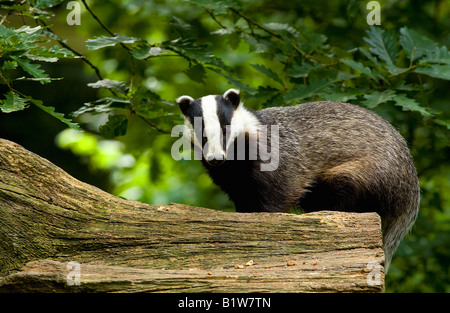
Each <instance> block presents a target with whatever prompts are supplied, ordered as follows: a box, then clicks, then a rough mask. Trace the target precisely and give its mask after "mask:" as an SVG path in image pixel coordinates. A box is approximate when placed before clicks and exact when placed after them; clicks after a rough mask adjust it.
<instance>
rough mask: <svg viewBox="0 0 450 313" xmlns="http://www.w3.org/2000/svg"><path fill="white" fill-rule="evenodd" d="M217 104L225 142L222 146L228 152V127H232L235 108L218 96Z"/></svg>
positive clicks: (223, 141)
mask: <svg viewBox="0 0 450 313" xmlns="http://www.w3.org/2000/svg"><path fill="white" fill-rule="evenodd" d="M216 102H217V117H218V118H219V123H220V127H221V129H222V134H223V140H222V146H223V149H224V150H226V144H227V139H228V138H227V136H226V135H227V133H226V132H227V126H228V125H231V119H232V117H233V112H234V110H233V106H232V105H231V104H230V103H228V102H227V101H226V100H224V99H223V97H222V96H216Z"/></svg>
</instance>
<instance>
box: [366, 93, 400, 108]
mask: <svg viewBox="0 0 450 313" xmlns="http://www.w3.org/2000/svg"><path fill="white" fill-rule="evenodd" d="M394 95H395V91H394V90H385V91H383V92H379V91H374V92H372V93H369V94H366V95H364V96H363V97H364V99H366V100H365V101H363V102H362V103H361V104H362V105H364V106H365V107H367V108H369V109H373V108H375V107H376V106H378V105H379V104H381V103H384V102H387V101H390V100H392V99H393V98H394Z"/></svg>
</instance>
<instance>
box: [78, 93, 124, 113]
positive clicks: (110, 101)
mask: <svg viewBox="0 0 450 313" xmlns="http://www.w3.org/2000/svg"><path fill="white" fill-rule="evenodd" d="M130 103H131V102H130V100H128V99H122V98H119V97H105V98H101V99H98V100H95V101H93V102H88V103H85V104H84V106H82V107H81V108H79V109H78V110H76V111H75V112H73V113H72V116H74V117H78V116H80V115H81V114H84V113H91V114H101V113H109V112H111V111H113V110H114V109H124V108H126V107H127V106H128V105H129V104H130Z"/></svg>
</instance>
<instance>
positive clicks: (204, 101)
mask: <svg viewBox="0 0 450 313" xmlns="http://www.w3.org/2000/svg"><path fill="white" fill-rule="evenodd" d="M177 103H178V104H179V106H180V109H181V111H182V113H183V115H184V117H185V121H186V123H185V124H186V126H187V127H188V129H189V130H190V132H191V133H190V135H191V138H192V142H193V143H194V144H195V145H196V146H198V147H200V148H201V149H202V152H203V158H202V162H203V165H204V166H205V168H206V169H207V171H208V173H209V175H210V176H211V178H212V180H213V181H214V183H215V184H217V185H218V186H220V187H221V188H222V189H223V190H224V191H225V192H226V193H227V194H228V195H229V197H230V199H231V200H232V201H233V202H234V203H235V206H236V211H238V212H286V211H288V210H289V209H292V208H296V207H300V208H301V209H303V210H304V211H305V212H310V211H318V210H336V211H351V212H377V213H378V214H379V215H380V216H381V220H382V227H383V246H384V252H385V268H386V271H387V268H388V266H389V263H390V261H391V259H392V256H393V254H394V252H395V250H396V249H397V246H398V245H399V243H400V241H401V240H402V238H403V237H404V236H405V234H406V233H407V232H408V230H409V229H410V227H411V226H412V224H413V223H414V221H415V219H416V216H417V213H418V209H419V194H420V190H419V182H418V178H417V173H416V169H415V167H414V163H413V160H412V157H411V154H410V152H409V149H408V147H407V144H406V142H405V140H404V139H403V138H402V136H401V135H400V134H399V133H398V132H397V131H396V130H395V129H394V127H392V126H391V125H390V124H389V123H388V122H386V121H385V120H384V119H382V118H381V117H379V116H378V115H376V114H374V113H373V112H370V111H368V110H366V109H364V108H361V107H358V106H355V105H351V104H347V103H339V102H331V101H319V102H312V103H304V104H299V105H296V106H292V107H276V108H268V109H264V110H261V111H256V112H254V111H251V110H249V109H247V108H245V107H244V106H243V104H242V103H241V101H240V94H239V91H238V90H236V89H230V90H228V91H226V92H225V93H224V94H223V95H209V96H205V97H202V98H200V99H197V100H194V99H193V98H191V97H190V96H181V97H180V98H178V99H177ZM196 118H197V120H200V121H201V123H200V125H201V127H196V128H194V124H195V121H196ZM197 124H198V123H197ZM272 126H276V127H277V134H276V135H277V136H276V137H277V138H274V134H273V133H272V132H270V131H269V130H268V131H267V132H265V133H264V135H267V140H266V141H265V144H266V145H267V147H266V148H268V149H269V150H270V149H271V148H273V147H274V144H273V143H274V142H276V144H277V145H278V147H279V150H278V151H276V152H278V153H276V157H277V160H276V167H274V169H273V170H265V171H263V170H261V165H263V164H264V163H267V162H268V161H267V159H265V160H266V161H265V160H263V159H262V158H261V155H260V154H258V153H257V157H256V158H251V157H250V154H251V153H252V147H251V142H253V141H252V139H254V140H255V141H256V142H258V143H259V142H261V141H262V140H261V139H262V135H261V132H260V130H261V129H262V128H263V127H272ZM239 140H243V142H244V144H245V148H246V150H245V151H246V152H245V157H244V158H243V159H242V158H241V159H239V158H236V150H239V149H237V148H238V147H237V143H238V141H239ZM253 149H255V147H253ZM258 151H259V150H258ZM230 159H232V160H230Z"/></svg>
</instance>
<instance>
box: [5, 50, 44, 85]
mask: <svg viewBox="0 0 450 313" xmlns="http://www.w3.org/2000/svg"><path fill="white" fill-rule="evenodd" d="M11 59H13V60H14V61H16V62H17V64H19V65H20V67H21V68H22V69H23V70H24V71H25V72H27V73H28V74H30V75H31V76H33V77H34V78H41V79H42V80H40V82H41V84H45V83H49V82H50V81H51V79H50V77H49V76H48V75H47V74H46V73H45V72H44V70H42V69H41V68H40V67H41V65H40V64H33V63H31V62H30V61H29V60H27V59H23V58H20V57H16V56H11Z"/></svg>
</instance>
